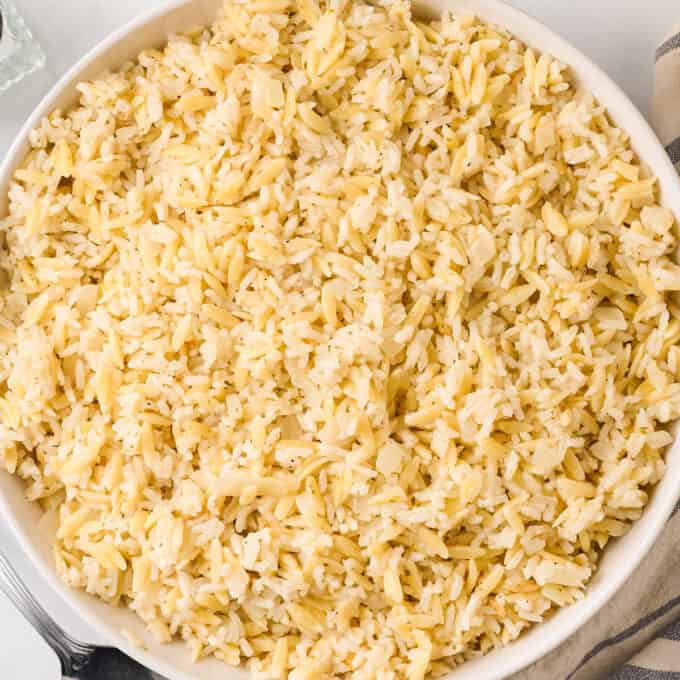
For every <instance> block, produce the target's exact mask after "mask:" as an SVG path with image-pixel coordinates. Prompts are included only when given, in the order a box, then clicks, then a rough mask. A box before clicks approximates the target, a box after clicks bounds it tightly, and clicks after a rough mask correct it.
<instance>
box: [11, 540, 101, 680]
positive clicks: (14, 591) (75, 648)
mask: <svg viewBox="0 0 680 680" xmlns="http://www.w3.org/2000/svg"><path fill="white" fill-rule="evenodd" d="M0 590H2V592H3V593H5V595H7V597H8V598H9V599H10V600H11V601H12V603H13V604H14V606H15V607H16V608H17V609H18V610H19V611H20V612H21V614H23V616H24V618H25V619H26V620H27V621H28V622H29V623H30V624H31V625H32V626H33V627H34V628H35V629H36V630H37V631H38V633H39V634H40V636H41V637H42V638H43V640H45V642H47V644H48V645H49V646H50V647H51V648H52V649H53V650H54V651H55V653H56V655H57V656H58V657H59V662H60V663H61V671H62V674H63V675H64V677H73V676H75V675H76V674H77V673H78V671H79V670H81V669H82V668H83V667H84V666H86V665H87V662H88V660H89V658H90V655H91V654H92V652H93V651H94V647H92V646H91V645H86V644H84V643H82V642H78V641H77V640H74V639H73V638H72V637H71V636H70V635H69V634H68V633H67V632H66V631H65V630H63V629H62V628H61V626H59V625H58V624H57V623H56V622H55V621H54V620H53V619H52V617H51V616H50V615H49V614H48V613H47V612H46V611H45V610H44V609H43V608H42V606H41V605H40V604H39V603H38V601H37V600H36V599H35V597H33V595H32V594H31V592H30V591H29V590H28V588H27V587H26V584H25V583H24V582H23V581H22V580H21V577H20V576H19V574H17V572H16V571H15V570H14V567H13V566H12V565H11V564H10V563H9V561H8V560H7V558H6V557H5V556H4V555H3V554H2V552H0Z"/></svg>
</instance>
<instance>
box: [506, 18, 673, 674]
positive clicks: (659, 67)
mask: <svg viewBox="0 0 680 680" xmlns="http://www.w3.org/2000/svg"><path fill="white" fill-rule="evenodd" d="M654 118H655V120H654V124H655V127H656V131H657V133H658V135H659V137H660V139H661V141H662V142H663V144H664V146H665V148H666V151H667V152H668V154H669V156H670V157H671V160H672V161H673V163H675V166H676V168H677V169H678V171H680V27H678V29H676V31H675V32H674V33H673V34H672V35H671V36H670V37H669V38H668V39H667V40H665V41H664V42H663V43H662V44H661V46H660V47H659V49H658V50H657V53H656V69H655V95H654ZM669 474H678V471H677V470H669ZM678 510H680V504H679V505H678V507H676V509H675V513H674V514H673V516H672V517H671V518H670V520H669V522H668V526H667V527H666V529H665V531H664V533H663V534H662V536H661V538H660V539H659V541H658V542H657V543H656V544H655V546H654V549H653V550H652V552H651V553H650V555H648V557H647V558H646V559H645V560H644V562H643V563H642V564H641V565H640V567H639V568H638V569H637V570H636V571H635V573H634V574H633V575H632V576H631V577H630V579H629V580H628V582H627V583H626V584H625V585H624V586H623V588H622V589H621V590H620V591H619V592H618V593H617V595H616V596H615V597H614V598H613V600H611V602H609V603H608V604H607V605H606V606H605V607H604V608H603V609H602V610H601V611H600V612H599V613H598V614H597V615H596V616H595V617H594V618H593V619H592V620H591V621H590V622H589V623H588V624H586V625H585V626H584V627H583V628H582V629H581V630H579V631H578V632H577V633H576V634H574V635H573V636H572V637H570V638H569V639H568V640H567V641H566V642H565V643H564V644H563V645H561V646H560V647H559V648H558V649H556V650H555V651H554V652H552V653H551V654H549V655H548V656H546V657H544V658H543V659H541V661H539V662H538V663H536V664H534V665H533V666H531V667H530V668H528V669H527V670H525V671H522V672H521V673H518V674H516V675H514V676H513V677H512V680H680V512H679V511H678Z"/></svg>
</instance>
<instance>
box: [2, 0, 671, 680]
mask: <svg viewBox="0 0 680 680" xmlns="http://www.w3.org/2000/svg"><path fill="white" fill-rule="evenodd" d="M192 4H197V0H162V2H161V3H160V4H159V5H157V6H155V7H153V8H150V9H148V10H145V11H144V12H141V13H140V14H138V15H136V16H135V17H133V18H132V19H131V20H129V21H128V22H126V23H125V24H123V25H122V26H121V27H119V28H117V29H116V30H114V31H112V32H111V33H109V34H108V35H107V36H106V37H105V38H104V39H103V40H101V41H100V42H98V43H97V44H96V45H95V46H94V47H92V48H91V49H90V50H88V51H87V52H86V54H84V55H83V56H82V57H81V58H79V59H78V60H77V61H76V62H75V63H74V64H73V65H72V66H71V67H70V68H69V69H68V70H67V71H66V72H65V73H64V74H63V75H62V76H61V77H60V78H59V79H58V80H57V82H56V83H55V84H54V85H53V86H52V87H51V88H50V89H49V91H48V92H47V93H46V94H45V95H44V96H43V97H42V99H41V100H40V103H39V104H38V105H37V106H36V107H35V109H34V110H33V111H32V113H31V115H30V116H29V117H28V119H27V120H26V121H25V122H24V124H23V125H22V126H21V128H20V131H19V132H18V133H17V135H16V137H15V139H14V141H13V143H12V144H11V146H10V148H9V150H8V151H7V153H6V154H5V156H4V158H3V160H2V162H1V163H0V211H2V201H3V200H4V198H5V196H4V195H3V194H5V193H6V189H5V187H6V186H7V185H8V183H9V181H10V178H11V175H12V173H13V171H14V169H15V168H16V166H17V164H18V162H19V161H20V159H21V158H22V157H23V155H24V152H25V147H26V144H27V141H28V138H29V134H30V132H31V131H32V130H33V129H34V128H35V127H36V125H37V124H38V123H39V121H40V120H41V119H42V118H43V117H44V116H45V115H47V114H49V113H50V112H51V111H52V110H53V109H54V108H55V104H56V102H57V101H58V100H59V98H60V97H62V96H63V95H64V94H65V93H66V92H69V91H71V90H73V89H74V86H75V84H76V83H77V82H78V79H79V77H80V76H81V75H82V74H83V72H84V71H85V70H86V69H87V68H88V67H90V66H92V65H93V64H94V63H95V62H96V60H97V59H98V58H99V57H100V56H102V55H104V54H105V53H106V52H107V51H108V50H110V49H111V48H112V47H114V46H115V45H117V44H118V43H120V42H123V41H124V40H125V38H126V37H128V36H129V35H130V34H132V33H134V32H136V31H138V30H140V29H142V28H144V27H145V26H150V25H152V24H154V23H155V22H157V21H159V20H161V19H162V18H163V17H164V16H166V15H169V14H171V13H172V12H174V11H176V10H178V9H180V8H182V7H185V6H186V7H189V6H191V5H192ZM413 4H414V7H415V9H416V11H417V10H418V8H419V5H420V6H422V5H423V4H425V5H429V6H428V7H427V8H426V11H427V12H428V13H431V11H432V9H431V5H439V6H441V7H443V8H444V9H447V10H450V11H452V12H455V13H465V12H468V13H471V14H477V13H480V16H481V18H482V19H483V20H484V21H489V23H493V24H496V25H499V26H501V27H502V28H505V29H506V30H508V31H509V32H510V33H512V34H514V35H516V36H518V37H519V38H520V40H522V42H524V43H526V44H528V45H530V46H533V43H532V39H531V37H530V36H531V35H542V36H543V39H544V40H547V39H549V40H550V43H551V45H554V47H555V53H556V54H559V57H558V58H559V59H560V61H563V62H565V63H566V64H567V65H568V66H569V67H571V68H576V65H578V67H579V69H580V70H582V71H587V72H588V73H589V75H590V76H591V77H592V79H596V80H598V81H599V83H600V84H601V85H602V88H603V90H606V93H605V94H603V95H601V96H600V95H596V98H597V100H598V101H599V102H600V103H601V104H602V105H603V106H604V107H605V108H606V109H607V111H608V112H609V111H610V109H611V108H616V109H617V112H619V113H620V114H621V116H623V115H625V116H626V117H627V118H629V119H630V122H629V123H628V125H627V126H626V127H625V131H626V132H627V133H628V135H629V137H630V139H631V143H632V145H633V147H634V149H635V151H636V153H637V152H638V149H639V148H640V147H645V149H646V151H645V154H644V158H643V160H644V161H645V162H647V159H648V158H649V157H650V156H654V163H655V166H654V174H655V176H656V177H657V178H659V179H660V180H662V179H663V180H664V181H665V183H666V184H667V187H666V189H665V190H664V193H665V194H668V193H670V194H672V195H671V196H669V197H668V198H667V200H665V201H664V203H666V204H671V207H672V208H673V210H674V212H675V214H676V215H677V216H680V178H678V175H677V173H676V171H675V168H674V167H673V164H672V163H671V161H670V159H669V158H668V156H667V154H666V152H665V150H664V149H663V146H662V144H661V142H660V141H659V139H658V138H657V136H656V134H655V133H654V132H653V130H652V128H651V126H650V124H649V122H648V121H647V120H646V119H645V117H644V116H643V115H642V114H641V113H640V111H639V110H638V108H637V107H636V106H635V104H633V102H632V101H631V100H630V98H629V97H628V96H627V95H626V94H625V93H624V91H623V90H622V88H621V87H620V86H619V85H618V84H616V83H615V82H614V81H613V80H612V79H611V78H610V76H608V75H607V74H606V73H605V72H604V71H603V70H602V69H601V68H600V67H599V66H597V65H596V64H595V63H594V62H593V61H592V60H591V59H590V58H589V57H587V56H586V55H585V54H583V53H582V52H581V51H580V50H578V49H577V48H575V47H574V46H572V45H571V43H569V42H568V41H567V40H565V39H564V38H562V37H561V36H559V35H558V34H557V33H555V32H554V31H553V30H552V29H551V28H549V27H547V26H546V25H545V24H543V23H542V22H541V21H539V20H538V19H536V18H534V17H532V16H531V15H529V14H528V13H526V12H524V11H522V10H519V9H517V8H515V7H512V6H510V5H508V4H506V2H504V0H421V1H420V2H418V0H415V1H414V3H413ZM484 13H491V14H493V15H494V16H495V17H498V18H497V19H494V20H488V19H486V18H485V17H484V16H483V15H484ZM519 26H521V27H522V31H521V32H520V31H519V29H518V27H519ZM527 36H529V37H527ZM123 61H125V60H123ZM123 61H121V62H120V63H121V64H122V63H123ZM102 70H104V68H102ZM631 123H632V124H631ZM633 128H634V132H631V129H633ZM640 155H642V154H640ZM679 443H680V433H678V432H676V433H675V436H674V445H676V446H677V445H678V444H679ZM669 450H670V449H669ZM2 474H3V476H4V475H8V473H6V472H4V471H3V472H2ZM669 474H671V471H670V470H669V469H667V470H666V475H669ZM662 481H663V480H662ZM660 484H661V482H660ZM668 487H670V488H668ZM658 495H659V494H655V496H654V497H653V498H652V499H651V500H650V502H649V503H648V505H647V507H646V508H645V512H644V514H643V517H646V516H648V515H651V517H648V518H647V519H648V522H647V524H648V526H647V531H646V532H645V533H644V534H643V536H642V537H641V538H640V540H639V541H638V542H637V543H636V549H635V551H634V552H633V551H631V553H632V554H631V555H630V556H629V559H628V560H626V562H625V566H624V567H623V568H621V569H620V570H619V572H618V574H617V576H616V577H615V578H611V579H610V580H609V581H608V582H607V583H606V584H605V585H604V586H603V587H602V588H599V589H598V590H597V591H596V592H591V591H590V590H589V589H586V592H585V596H584V598H583V602H585V601H588V603H589V606H588V607H587V608H583V609H582V610H579V612H578V613H577V614H575V615H574V616H572V617H571V618H570V619H569V620H568V622H567V623H565V624H564V625H562V627H561V628H560V629H559V630H557V631H551V633H552V634H550V635H544V636H543V638H542V642H541V643H537V642H536V641H534V642H535V644H533V646H531V647H530V648H528V649H524V650H522V652H521V653H519V654H515V655H514V656H513V658H511V659H510V660H506V663H504V664H502V668H498V669H496V670H495V672H494V671H490V670H489V669H484V671H485V676H484V677H485V680H502V679H503V678H507V677H509V676H510V675H512V674H514V673H516V672H518V671H521V670H522V669H525V668H527V667H528V666H530V665H531V664H533V663H535V662H536V661H538V660H539V659H540V658H542V657H543V656H545V655H546V654H548V653H549V652H551V651H553V650H554V649H555V648H557V647H558V646H559V645H560V644H562V643H563V642H564V641H565V640H566V639H567V638H569V637H570V636H571V635H573V634H574V633H575V632H576V631H577V630H578V629H579V628H581V627H582V626H583V625H584V624H585V623H586V622H587V621H589V620H590V619H592V617H593V616H594V615H595V614H596V613H597V612H598V611H599V610H600V609H601V608H602V607H603V606H604V605H605V604H606V603H607V602H608V601H609V600H610V599H611V598H612V597H613V596H614V595H615V594H616V593H617V592H618V591H619V590H620V588H621V587H622V586H623V584H624V583H625V582H626V580H627V579H628V578H629V577H630V576H631V574H632V573H633V572H634V571H635V569H636V568H637V567H638V566H639V564H640V563H641V561H642V560H643V559H644V557H645V556H647V554H648V553H649V551H650V549H651V547H652V545H653V543H654V542H655V541H656V539H657V538H658V536H659V535H660V533H661V531H662V530H663V528H664V526H665V525H666V522H667V520H668V517H669V516H670V514H671V512H672V510H673V508H674V506H675V505H676V502H677V501H678V499H679V498H680V477H679V478H678V479H677V480H675V481H674V486H673V484H666V487H665V489H664V493H663V494H662V496H661V498H658ZM0 516H1V517H2V518H3V519H4V521H5V522H6V524H7V526H8V527H9V528H10V530H11V531H12V533H13V535H14V536H15V538H16V539H17V542H18V543H19V545H20V546H21V549H22V550H23V552H24V554H25V555H26V556H27V557H28V559H29V560H30V561H31V562H32V563H33V565H35V566H37V567H46V568H44V569H43V568H40V569H39V571H40V573H41V576H42V577H43V578H44V579H45V581H46V582H47V583H48V584H49V586H50V588H51V589H52V590H53V591H54V592H56V593H57V594H58V595H59V596H60V598H61V600H63V601H64V602H65V603H66V604H67V605H68V606H69V607H70V609H71V610H72V611H73V612H75V613H76V614H77V615H78V616H80V617H81V618H82V619H83V620H84V621H85V622H86V623H87V624H88V625H89V626H90V627H91V628H92V629H93V631H94V632H95V634H96V636H97V637H99V638H101V639H102V640H106V641H107V642H108V643H109V644H111V645H112V646H115V647H117V648H119V649H121V650H122V651H124V652H125V653H126V654H128V655H129V656H131V657H132V658H135V659H136V660H138V661H139V662H140V663H142V664H144V665H146V666H147V667H148V668H150V669H152V670H153V671H155V672H157V673H160V674H162V675H164V676H165V677H167V678H170V679H172V680H195V677H192V676H191V675H189V674H188V673H186V672H185V671H183V670H181V669H178V668H177V667H175V666H174V665H172V664H171V663H169V662H167V661H166V660H165V659H164V658H163V657H162V656H161V655H159V654H155V653H152V652H147V651H145V650H144V649H141V648H140V647H138V646H136V645H134V644H133V643H132V642H131V641H130V640H129V639H128V638H127V637H126V636H125V635H123V634H122V633H120V632H119V633H118V635H115V636H114V635H113V634H112V633H111V629H110V628H107V626H106V625H105V624H104V623H103V622H102V621H101V620H100V618H101V617H99V616H98V615H95V614H94V613H93V612H92V611H91V610H90V609H88V608H86V607H84V606H82V604H81V603H80V602H79V601H78V599H77V597H76V592H75V591H73V590H72V589H70V588H69V587H67V586H66V584H65V583H63V582H62V581H61V579H60V578H59V577H58V575H57V573H56V570H55V569H54V565H53V564H48V563H47V561H46V560H45V558H44V556H43V555H41V554H40V553H39V551H38V550H37V548H36V547H35V545H34V542H33V541H32V540H31V538H30V537H29V532H28V531H27V530H26V529H25V528H24V527H23V526H22V525H21V523H20V522H19V520H18V518H17V516H16V513H15V512H13V511H12V509H11V507H10V503H9V501H8V499H7V498H6V495H5V493H4V492H3V491H1V490H0ZM641 521H642V518H641V519H639V520H637V522H635V523H634V526H635V525H636V524H637V523H638V522H641ZM544 625H545V623H540V624H538V625H537V626H535V627H532V629H533V628H542V627H543V626H544ZM522 637H523V636H520V638H519V640H517V641H513V643H510V645H508V646H507V647H506V648H508V647H509V648H512V646H513V645H515V644H517V642H519V641H521V640H522ZM494 651H495V650H494ZM494 651H492V652H490V654H489V655H487V656H485V657H482V658H481V659H478V660H473V661H470V662H466V663H465V664H463V665H462V666H459V667H457V668H456V669H455V670H454V676H453V677H454V680H457V678H458V673H459V672H460V670H463V669H466V667H468V666H469V665H470V664H472V665H473V666H476V665H478V664H479V663H480V662H482V661H484V659H489V658H490V657H492V656H493V654H494ZM197 668H198V666H197ZM226 668H227V669H229V670H231V667H228V666H227V667H226ZM234 670H235V669H234ZM480 670H481V669H480ZM463 675H464V676H465V678H461V680H466V678H467V677H468V675H469V678H473V677H479V676H478V675H475V676H473V675H472V673H470V674H468V673H463Z"/></svg>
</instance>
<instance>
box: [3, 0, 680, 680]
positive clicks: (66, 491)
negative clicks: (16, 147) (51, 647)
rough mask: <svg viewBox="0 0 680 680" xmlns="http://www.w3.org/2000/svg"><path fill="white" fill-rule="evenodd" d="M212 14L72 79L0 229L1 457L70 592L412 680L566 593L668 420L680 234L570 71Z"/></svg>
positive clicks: (272, 659) (379, 10)
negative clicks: (70, 97) (65, 104)
mask: <svg viewBox="0 0 680 680" xmlns="http://www.w3.org/2000/svg"><path fill="white" fill-rule="evenodd" d="M380 5H381V6H377V3H376V6H371V5H369V4H366V3H364V2H361V1H360V0H357V1H354V2H350V1H344V0H329V1H328V2H319V3H317V2H316V1H315V0H299V1H298V2H292V1H289V0H248V1H247V2H245V1H244V2H235V1H234V2H228V3H227V4H226V5H225V7H224V12H223V15H222V17H221V18H219V19H218V20H217V22H216V23H215V24H214V25H213V26H212V27H211V28H209V29H201V30H196V31H194V32H192V33H190V34H189V35H187V36H174V37H172V38H171V39H170V41H169V44H168V45H167V47H165V48H164V49H163V50H151V51H147V52H144V53H142V54H141V55H140V56H139V59H138V60H137V61H135V62H134V63H130V64H127V65H126V66H124V67H123V68H122V69H121V70H120V71H118V72H116V73H113V74H107V75H104V76H102V77H101V78H99V79H97V80H94V81H92V82H88V83H83V84H82V85H80V93H81V94H80V103H79V105H78V106H76V107H75V108H73V109H72V110H70V111H68V112H59V111H56V112H54V113H53V114H52V115H50V116H49V118H47V119H45V120H44V121H43V122H42V124H41V125H40V127H39V128H38V129H37V130H35V132H34V133H33V134H32V137H31V142H32V147H33V148H32V150H31V152H30V153H29V154H28V156H27V158H26V160H25V162H24V163H23V165H22V168H21V169H20V170H18V171H17V172H16V174H15V178H14V182H13V183H12V186H11V188H10V193H9V197H10V211H9V216H8V217H7V219H5V220H4V221H3V222H2V225H3V227H2V228H3V232H4V235H5V237H6V248H5V249H4V251H3V252H2V255H1V261H0V266H1V267H2V269H3V270H4V272H6V274H7V277H6V281H5V286H4V290H3V291H2V294H1V296H0V356H1V357H2V358H1V363H0V366H1V369H0V370H1V376H0V380H1V383H2V397H1V399H0V415H1V418H0V421H1V425H0V449H1V456H2V460H3V462H4V465H5V466H6V468H7V469H8V470H10V471H11V472H13V473H15V474H17V475H19V476H20V477H21V478H23V479H24V480H25V481H26V489H27V493H28V496H29V498H31V499H35V500H40V501H42V502H43V504H44V507H45V508H46V509H47V510H50V511H52V512H55V513H57V514H58V520H59V528H58V532H57V534H56V537H55V548H54V554H55V559H56V564H57V567H58V570H59V573H60V574H61V576H62V577H63V578H64V580H65V581H66V582H67V583H68V584H69V585H71V586H73V587H74V588H80V589H82V590H85V591H87V592H89V593H92V594H94V595H96V596H98V597H100V598H102V599H104V600H106V601H108V602H111V603H117V604H122V605H125V606H128V607H130V608H131V609H132V610H134V611H135V612H136V613H137V614H138V615H139V616H140V617H141V618H142V619H143V620H144V621H145V622H146V623H147V624H148V626H149V628H151V630H152V631H153V632H154V633H155V634H156V635H157V636H158V637H159V638H160V639H161V640H171V639H173V638H183V639H184V640H186V641H187V643H188V645H189V646H190V648H191V653H192V654H193V656H194V657H195V658H199V657H201V656H203V655H210V654H213V655H215V656H217V657H218V658H220V659H223V660H224V661H226V662H228V663H230V664H240V663H245V664H247V665H248V667H249V668H250V669H251V670H253V671H254V672H255V673H256V674H258V676H259V677H267V678H291V679H293V680H312V679H314V678H340V677H352V678H375V679H376V680H390V679H396V678H408V679H409V680H419V679H422V678H423V677H424V675H425V674H426V673H429V672H431V673H434V674H437V673H441V672H443V671H445V670H447V669H448V668H450V667H451V666H452V665H454V664H457V663H460V662H462V661H463V660H465V659H467V658H469V657H472V656H475V655H479V654H482V653H485V652H487V651H489V650H491V649H492V648H494V647H499V646H501V645H504V644H506V643H508V642H509V641H511V640H513V639H514V638H516V637H517V636H518V635H519V634H520V633H521V632H522V631H523V630H525V629H527V628H528V627H529V626H531V625H533V624H534V623H536V622H539V621H541V620H543V619H544V618H545V617H546V615H548V614H550V613H551V612H552V611H554V610H555V609H557V608H559V607H562V606H565V605H568V604H570V603H572V602H573V601H574V600H576V599H578V598H580V597H582V596H583V593H584V589H585V588H586V585H587V583H588V580H589V578H590V577H591V575H592V573H593V570H594V569H595V568H596V565H597V562H598V559H599V556H600V554H601V551H602V549H603V548H604V547H605V545H606V544H607V542H608V541H609V539H610V538H611V537H615V536H620V535H621V534H623V533H625V531H626V530H627V528H628V527H629V525H630V523H631V522H632V521H634V520H635V519H636V518H638V517H639V516H640V513H641V512H642V509H643V507H644V506H645V503H646V501H647V494H648V491H649V490H650V487H652V486H653V485H654V484H655V483H656V482H657V481H658V480H659V478H660V477H661V476H662V474H663V471H664V462H663V450H664V447H665V446H666V445H667V444H668V443H669V442H670V440H671V438H670V435H669V434H668V433H667V432H666V431H665V430H664V429H663V426H664V424H665V423H668V422H669V421H671V420H673V419H675V418H677V417H678V416H679V415H680V383H679V382H678V379H679V376H680V350H679V349H678V346H677V344H676V343H677V341H678V338H680V309H679V308H678V306H676V304H675V303H674V302H673V301H672V299H671V297H670V295H669V292H670V291H674V290H680V267H678V266H677V265H676V264H674V262H673V261H672V259H671V256H672V253H673V250H674V248H675V246H676V238H675V235H674V226H675V225H674V219H673V216H672V215H671V213H670V212H669V211H668V210H665V209H663V208H661V207H659V206H658V205H657V197H656V194H657V188H656V181H655V179H654V177H653V176H652V175H651V174H650V172H649V170H648V169H647V168H645V167H644V166H641V165H640V163H639V162H638V160H637V159H636V157H635V155H634V153H633V152H632V151H631V148H630V146H629V141H628V137H627V136H626V134H625V133H624V132H623V131H621V130H619V129H618V128H617V127H615V126H614V125H613V124H612V123H611V121H610V120H609V119H608V118H607V115H606V113H605V111H604V110H603V109H602V108H601V107H600V106H599V105H598V104H597V102H596V101H594V99H593V97H592V96H591V95H590V94H588V93H585V92H580V91H577V90H576V88H575V87H574V85H573V83H572V81H571V79H570V76H569V74H568V72H567V71H566V70H565V68H564V66H563V65H561V64H560V63H559V62H557V61H555V60H554V59H552V58H551V57H550V56H548V55H545V54H544V55H537V54H535V53H534V52H533V51H531V50H529V49H526V47H525V46H524V45H522V44H521V43H520V42H519V41H518V40H516V39H514V38H513V37H512V36H510V35H508V34H507V33H505V32H504V31H502V30H500V29H497V28H493V27H490V26H487V25H485V24H483V23H480V22H479V21H478V20H476V19H474V18H470V17H461V16H457V17H452V16H449V15H445V16H444V17H442V19H441V21H440V22H437V23H430V24H423V23H419V22H417V21H415V20H414V19H412V17H411V13H410V7H409V4H408V3H406V2H402V1H399V0H397V1H392V0H390V1H387V2H382V3H380Z"/></svg>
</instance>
